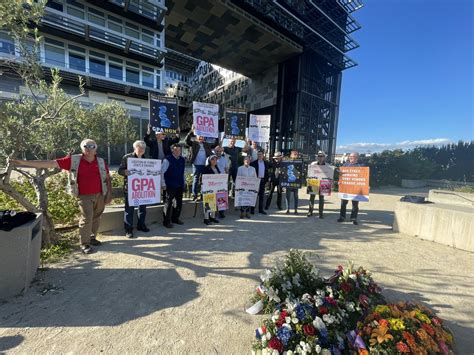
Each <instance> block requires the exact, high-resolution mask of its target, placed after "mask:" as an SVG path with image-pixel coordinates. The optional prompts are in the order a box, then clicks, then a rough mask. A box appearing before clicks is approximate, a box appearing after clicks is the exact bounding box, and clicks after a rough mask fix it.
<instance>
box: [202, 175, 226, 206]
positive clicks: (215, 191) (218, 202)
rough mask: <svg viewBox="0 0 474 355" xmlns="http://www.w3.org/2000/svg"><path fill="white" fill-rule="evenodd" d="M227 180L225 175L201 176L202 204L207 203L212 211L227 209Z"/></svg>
mask: <svg viewBox="0 0 474 355" xmlns="http://www.w3.org/2000/svg"><path fill="white" fill-rule="evenodd" d="M228 179H229V176H228V175H227V174H204V175H202V187H201V189H202V195H203V203H204V204H205V202H208V203H209V207H211V208H212V211H223V210H226V209H227V208H228V205H229V203H228V194H229V192H228ZM206 196H207V197H206ZM211 196H212V197H211ZM205 198H206V199H207V200H205Z"/></svg>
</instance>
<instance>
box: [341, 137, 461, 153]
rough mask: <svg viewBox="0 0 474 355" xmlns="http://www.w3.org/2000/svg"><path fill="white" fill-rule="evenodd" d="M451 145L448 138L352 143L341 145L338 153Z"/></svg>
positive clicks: (374, 151)
mask: <svg viewBox="0 0 474 355" xmlns="http://www.w3.org/2000/svg"><path fill="white" fill-rule="evenodd" d="M449 143H452V141H451V140H450V139H448V138H432V139H420V140H416V141H403V142H398V143H350V144H346V145H339V146H338V147H337V149H336V150H337V153H349V152H353V151H356V152H360V153H369V152H370V153H376V152H381V151H383V150H393V149H403V150H407V149H413V148H416V147H426V146H440V145H445V144H449Z"/></svg>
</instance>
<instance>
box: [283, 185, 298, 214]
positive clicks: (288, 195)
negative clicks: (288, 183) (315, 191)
mask: <svg viewBox="0 0 474 355" xmlns="http://www.w3.org/2000/svg"><path fill="white" fill-rule="evenodd" d="M298 191H299V189H298V188H297V187H287V188H286V206H287V207H286V208H288V210H290V200H291V194H293V200H294V203H295V211H297V210H298Z"/></svg>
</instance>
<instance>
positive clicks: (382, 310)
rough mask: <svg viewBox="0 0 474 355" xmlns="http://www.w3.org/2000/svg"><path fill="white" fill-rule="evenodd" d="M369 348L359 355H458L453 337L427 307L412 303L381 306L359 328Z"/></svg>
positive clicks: (374, 309)
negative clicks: (454, 350) (370, 354)
mask: <svg viewBox="0 0 474 355" xmlns="http://www.w3.org/2000/svg"><path fill="white" fill-rule="evenodd" d="M358 332H359V335H360V336H361V337H362V339H363V340H364V342H365V344H368V348H366V349H364V348H365V347H366V346H363V347H362V348H361V347H359V354H369V353H376V354H410V353H412V354H420V355H423V354H443V355H449V354H454V352H453V349H452V346H453V335H452V334H451V332H450V331H449V330H448V329H446V328H445V327H444V326H443V321H442V320H441V319H440V318H438V317H436V315H435V314H434V313H433V312H432V311H431V310H430V309H428V308H427V307H424V306H422V305H419V304H416V303H412V302H399V303H397V304H387V305H378V306H376V307H374V308H373V309H372V312H371V313H370V314H369V315H368V316H367V317H366V318H365V320H364V322H363V323H360V324H359V326H358Z"/></svg>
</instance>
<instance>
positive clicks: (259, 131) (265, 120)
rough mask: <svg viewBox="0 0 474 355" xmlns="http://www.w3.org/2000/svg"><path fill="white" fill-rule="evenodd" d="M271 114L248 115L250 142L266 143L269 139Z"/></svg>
mask: <svg viewBox="0 0 474 355" xmlns="http://www.w3.org/2000/svg"><path fill="white" fill-rule="evenodd" d="M271 119H272V116H271V115H253V114H251V115H250V121H249V139H250V140H251V141H252V142H254V141H255V142H259V143H267V142H268V141H269V140H270V124H271Z"/></svg>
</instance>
